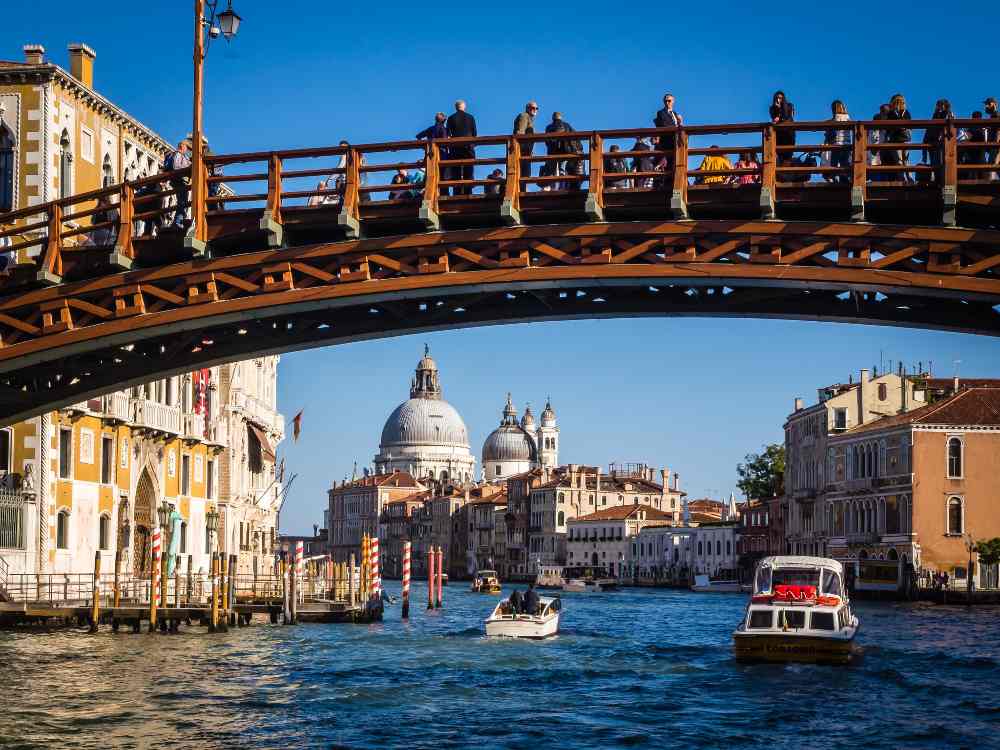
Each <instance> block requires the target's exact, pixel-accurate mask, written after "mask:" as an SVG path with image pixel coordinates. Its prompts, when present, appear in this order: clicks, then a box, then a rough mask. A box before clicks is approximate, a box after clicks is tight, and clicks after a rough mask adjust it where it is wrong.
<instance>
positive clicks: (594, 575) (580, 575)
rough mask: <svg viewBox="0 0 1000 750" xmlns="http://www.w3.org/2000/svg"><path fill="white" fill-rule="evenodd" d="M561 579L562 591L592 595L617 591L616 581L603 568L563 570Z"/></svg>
mask: <svg viewBox="0 0 1000 750" xmlns="http://www.w3.org/2000/svg"><path fill="white" fill-rule="evenodd" d="M562 577H563V584H562V590H563V591H571V592H577V593H588V594H593V593H599V592H601V591H617V590H618V581H617V579H615V578H612V577H611V576H609V575H608V574H607V573H606V572H605V570H604V569H603V568H593V567H574V568H564V569H563V572H562Z"/></svg>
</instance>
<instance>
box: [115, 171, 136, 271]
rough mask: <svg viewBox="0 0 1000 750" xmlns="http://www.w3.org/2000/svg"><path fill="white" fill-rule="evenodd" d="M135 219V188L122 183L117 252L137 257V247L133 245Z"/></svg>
mask: <svg viewBox="0 0 1000 750" xmlns="http://www.w3.org/2000/svg"><path fill="white" fill-rule="evenodd" d="M134 220H135V190H133V188H132V186H131V185H127V184H126V185H122V189H121V198H120V200H119V201H118V236H117V237H116V238H115V252H116V253H119V254H120V255H122V256H124V257H126V258H128V259H129V260H134V259H135V248H134V247H133V246H132V222H133V221H134Z"/></svg>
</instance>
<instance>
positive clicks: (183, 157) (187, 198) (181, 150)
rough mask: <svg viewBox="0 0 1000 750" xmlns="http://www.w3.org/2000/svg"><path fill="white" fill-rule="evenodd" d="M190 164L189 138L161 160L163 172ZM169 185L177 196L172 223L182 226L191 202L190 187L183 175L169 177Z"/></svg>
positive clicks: (183, 167)
mask: <svg viewBox="0 0 1000 750" xmlns="http://www.w3.org/2000/svg"><path fill="white" fill-rule="evenodd" d="M190 166H191V139H190V138H185V139H184V140H182V141H181V142H180V143H179V144H177V150H176V151H174V152H173V153H172V154H170V155H168V156H167V158H166V160H165V161H164V162H163V171H164V172H174V171H176V170H178V169H187V168H188V167H190ZM170 187H171V188H173V190H175V191H176V192H175V195H176V197H177V208H176V209H175V211H174V221H173V225H174V226H175V227H183V226H184V220H185V219H186V217H187V210H188V206H189V205H190V204H191V188H190V187H189V185H188V178H187V177H185V176H184V175H175V176H174V177H171V178H170Z"/></svg>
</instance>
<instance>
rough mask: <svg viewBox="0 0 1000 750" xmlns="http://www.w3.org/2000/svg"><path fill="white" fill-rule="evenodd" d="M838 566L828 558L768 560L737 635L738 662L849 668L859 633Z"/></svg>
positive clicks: (761, 568) (761, 567)
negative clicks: (847, 666)
mask: <svg viewBox="0 0 1000 750" xmlns="http://www.w3.org/2000/svg"><path fill="white" fill-rule="evenodd" d="M860 626H861V625H860V622H859V621H858V618H857V616H856V615H855V614H854V613H853V612H852V611H851V603H850V601H849V599H848V596H847V590H846V588H845V587H844V570H843V567H842V566H841V564H840V563H839V562H837V561H836V560H831V559H829V558H825V557H799V556H791V555H787V556H779V557H765V558H764V559H763V560H761V561H760V562H759V563H758V564H757V571H756V573H755V574H754V588H753V596H752V597H751V598H750V603H749V604H748V605H747V609H746V614H745V615H744V617H743V621H742V622H741V623H740V625H739V627H738V628H737V629H736V630H735V632H734V633H733V651H734V653H735V655H736V658H737V659H739V660H740V661H770V662H807V663H813V664H816V663H820V664H827V663H828V664H846V663H848V662H850V660H851V659H852V657H853V655H854V637H855V636H856V635H857V633H858V629H859V628H860Z"/></svg>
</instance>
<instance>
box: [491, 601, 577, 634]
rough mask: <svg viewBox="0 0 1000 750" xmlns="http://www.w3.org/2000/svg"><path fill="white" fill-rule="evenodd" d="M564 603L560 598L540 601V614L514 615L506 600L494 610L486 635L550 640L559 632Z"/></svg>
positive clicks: (520, 613) (519, 613)
mask: <svg viewBox="0 0 1000 750" xmlns="http://www.w3.org/2000/svg"><path fill="white" fill-rule="evenodd" d="M561 615H562V601H561V600H560V599H559V597H558V596H542V597H539V599H538V612H537V613H534V614H525V613H522V612H518V613H514V611H513V609H512V607H511V605H510V600H509V599H504V600H502V601H501V602H499V603H498V604H497V606H496V607H495V608H494V609H493V613H492V614H491V615H490V616H489V617H487V618H486V622H485V623H484V625H485V628H486V635H488V636H491V637H494V636H498V637H502V638H548V637H549V636H552V635H556V634H557V633H558V632H559V618H560V616H561Z"/></svg>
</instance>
